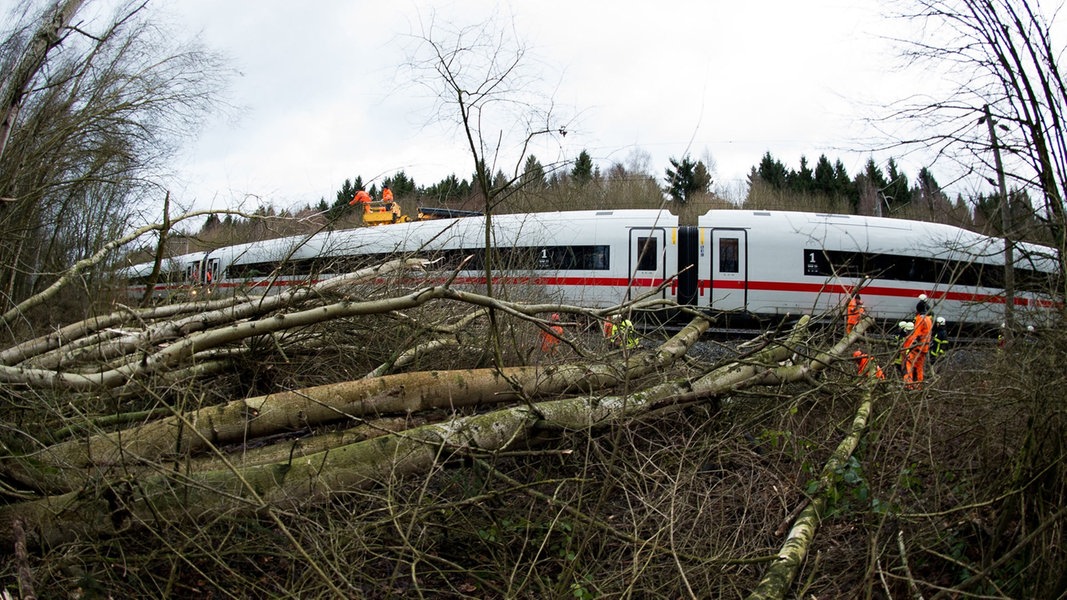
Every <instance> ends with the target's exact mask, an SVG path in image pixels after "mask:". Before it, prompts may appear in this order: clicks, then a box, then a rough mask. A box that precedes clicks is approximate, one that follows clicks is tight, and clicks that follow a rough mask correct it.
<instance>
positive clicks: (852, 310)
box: [845, 294, 866, 335]
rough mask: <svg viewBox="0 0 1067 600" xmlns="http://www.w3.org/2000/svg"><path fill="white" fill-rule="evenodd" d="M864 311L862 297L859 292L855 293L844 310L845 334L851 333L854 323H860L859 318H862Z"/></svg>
mask: <svg viewBox="0 0 1067 600" xmlns="http://www.w3.org/2000/svg"><path fill="white" fill-rule="evenodd" d="M865 312H866V309H865V308H863V299H862V298H860V295H859V294H856V295H855V296H853V297H852V299H851V300H849V301H848V308H847V309H846V311H845V335H848V334H850V333H852V330H853V329H854V328H855V327H856V325H859V324H860V319H862V318H863V313H865Z"/></svg>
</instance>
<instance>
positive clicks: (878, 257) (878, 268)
mask: <svg viewBox="0 0 1067 600" xmlns="http://www.w3.org/2000/svg"><path fill="white" fill-rule="evenodd" d="M720 261H721V259H720ZM804 274H805V275H813V276H819V277H862V276H865V275H866V276H869V277H872V278H874V279H889V280H894V281H919V282H923V283H937V284H944V285H965V286H974V287H987V288H1001V287H1003V286H1004V269H1003V268H1002V267H1000V266H999V265H990V264H986V263H980V262H975V261H959V260H944V259H935V258H923V257H919V256H903V255H896V254H878V253H873V252H844V251H840V250H823V249H813V248H808V249H805V250H804ZM1054 279H1055V278H1054V276H1052V275H1051V274H1048V273H1044V272H1042V271H1037V270H1035V269H1023V268H1016V269H1015V287H1016V289H1018V290H1021V291H1030V292H1042V291H1046V292H1047V291H1048V290H1049V289H1051V288H1049V287H1047V286H1048V284H1049V283H1050V282H1052V281H1053V280H1054Z"/></svg>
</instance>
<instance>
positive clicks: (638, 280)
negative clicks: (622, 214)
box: [626, 227, 667, 300]
mask: <svg viewBox="0 0 1067 600" xmlns="http://www.w3.org/2000/svg"><path fill="white" fill-rule="evenodd" d="M666 237H667V236H666V233H665V232H664V230H663V229H648V228H637V227H635V228H633V229H631V230H630V272H629V285H628V286H627V289H626V299H627V300H632V299H634V298H637V297H639V296H641V295H643V294H645V293H647V292H650V291H652V289H654V288H655V287H656V286H658V285H659V284H661V283H663V279H664V277H665V276H666V270H667V267H666V261H665V260H664V258H665V252H666V247H665V242H666ZM664 294H665V291H664V292H661V293H660V295H659V296H658V297H660V298H662V297H664Z"/></svg>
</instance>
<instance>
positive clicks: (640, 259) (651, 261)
mask: <svg viewBox="0 0 1067 600" xmlns="http://www.w3.org/2000/svg"><path fill="white" fill-rule="evenodd" d="M658 246H659V244H658V241H657V240H656V238H654V237H639V238H637V247H638V249H639V250H638V251H639V252H640V254H638V256H637V270H638V271H655V270H656V265H657V259H658V257H659V251H658V250H659V249H658Z"/></svg>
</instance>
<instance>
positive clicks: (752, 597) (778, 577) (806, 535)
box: [747, 379, 877, 600]
mask: <svg viewBox="0 0 1067 600" xmlns="http://www.w3.org/2000/svg"><path fill="white" fill-rule="evenodd" d="M869 381H872V382H873V381H877V380H875V379H870V380H869ZM873 389H874V388H873V386H867V388H866V390H865V392H864V395H863V399H862V400H861V401H860V405H859V408H858V409H857V410H856V416H855V418H853V420H852V427H851V429H850V430H849V434H848V435H847V436H845V439H843V440H841V443H840V444H838V446H837V449H836V450H834V453H833V454H832V455H830V459H829V460H827V461H826V464H825V465H824V466H823V469H822V473H821V474H820V476H819V488H818V489H819V491H818V492H817V493H816V496H815V497H814V498H812V499H811V501H810V502H809V503H808V505H807V506H805V507H804V510H802V511H801V512H800V515H799V516H798V517H797V519H796V521H794V522H793V528H792V529H791V530H790V531H789V535H788V536H786V539H785V543H783V544H782V548H781V550H779V551H778V559H777V560H775V561H774V562H773V563H771V565H770V566H769V567H768V568H767V571H766V573H764V575H763V578H762V579H760V582H759V583H758V584H757V585H756V589H754V590H752V593H751V594H749V595H748V596H747V600H780V599H781V598H785V595H786V593H788V592H789V586H791V585H792V584H793V579H794V578H795V577H796V574H797V571H798V570H799V569H800V565H801V564H802V563H803V562H804V557H805V556H806V555H807V553H808V548H809V547H810V546H811V541H812V539H813V538H814V537H815V532H816V530H817V529H818V527H819V521H820V520H821V519H822V515H823V511H825V509H826V504H827V496H826V492H827V490H828V489H830V488H831V487H833V486H834V485H836V482H837V481H836V480H837V473H838V472H839V471H840V469H841V468H842V467H843V466H844V465H845V464H846V463H847V462H848V459H849V457H850V456H852V452H853V451H854V450H855V449H856V446H857V445H859V442H860V439H861V438H862V437H863V432H864V431H865V430H866V428H867V419H868V417H869V416H870V413H871V403H872V401H871V396H872V391H873Z"/></svg>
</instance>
